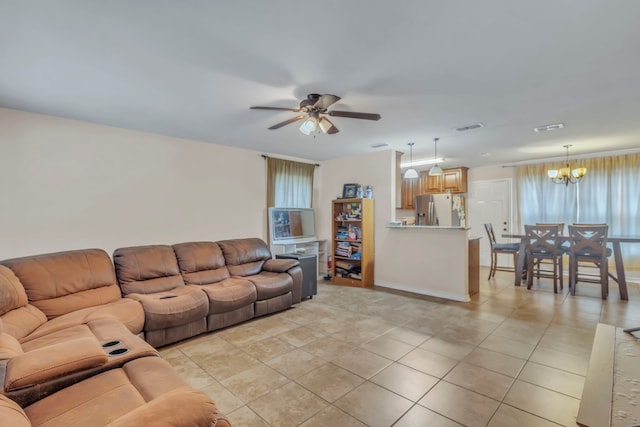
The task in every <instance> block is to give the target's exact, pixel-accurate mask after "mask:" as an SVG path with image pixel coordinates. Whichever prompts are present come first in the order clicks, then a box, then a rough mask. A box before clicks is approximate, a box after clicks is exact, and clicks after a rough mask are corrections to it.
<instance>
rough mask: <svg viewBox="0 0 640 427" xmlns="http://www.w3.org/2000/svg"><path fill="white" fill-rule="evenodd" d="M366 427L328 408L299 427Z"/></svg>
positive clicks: (336, 409) (330, 407)
mask: <svg viewBox="0 0 640 427" xmlns="http://www.w3.org/2000/svg"><path fill="white" fill-rule="evenodd" d="M328 426H335V427H366V425H365V424H363V423H361V422H360V421H358V420H356V419H355V418H353V417H352V416H351V415H349V414H347V413H346V412H344V411H341V410H340V409H338V408H336V407H335V406H329V407H327V408H325V409H323V410H322V411H320V412H318V413H317V414H316V415H314V416H313V417H311V418H310V419H309V420H307V421H305V422H304V423H302V424H301V425H300V427H328Z"/></svg>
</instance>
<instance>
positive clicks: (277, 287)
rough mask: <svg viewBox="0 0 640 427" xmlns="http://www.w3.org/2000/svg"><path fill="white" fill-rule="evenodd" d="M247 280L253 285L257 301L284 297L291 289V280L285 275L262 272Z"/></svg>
mask: <svg viewBox="0 0 640 427" xmlns="http://www.w3.org/2000/svg"><path fill="white" fill-rule="evenodd" d="M247 279H248V280H250V281H251V283H253V284H254V285H255V287H256V291H257V299H258V301H261V300H266V299H269V298H274V297H278V296H280V295H284V294H286V293H288V292H291V291H292V289H293V279H292V278H291V276H290V275H288V274H287V273H271V272H269V271H263V272H262V273H260V274H255V275H253V276H248V277H247Z"/></svg>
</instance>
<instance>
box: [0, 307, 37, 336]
mask: <svg viewBox="0 0 640 427" xmlns="http://www.w3.org/2000/svg"><path fill="white" fill-rule="evenodd" d="M1 318H2V322H3V323H4V331H5V332H6V333H7V334H9V335H11V336H13V337H15V338H17V339H18V340H21V339H23V338H24V337H26V336H28V335H29V334H31V333H33V332H34V331H36V330H38V328H40V327H42V326H43V325H46V324H47V323H48V322H47V316H45V315H44V313H43V312H41V311H40V310H38V309H37V308H36V307H34V306H32V305H31V304H27V305H25V306H24V307H20V308H16V309H15V310H11V311H10V312H8V313H6V314H4V315H3V316H1Z"/></svg>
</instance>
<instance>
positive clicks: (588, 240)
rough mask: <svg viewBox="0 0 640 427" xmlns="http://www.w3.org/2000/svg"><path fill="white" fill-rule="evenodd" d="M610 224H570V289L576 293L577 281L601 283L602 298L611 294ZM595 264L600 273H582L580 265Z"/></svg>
mask: <svg viewBox="0 0 640 427" xmlns="http://www.w3.org/2000/svg"><path fill="white" fill-rule="evenodd" d="M608 234H609V226H608V225H606V224H574V225H570V226H569V243H570V251H569V291H570V292H571V295H575V294H576V284H577V282H589V283H600V287H601V290H602V299H607V297H608V296H609V276H610V275H609V261H608V257H609V256H611V249H608V248H607V236H608ZM586 266H591V267H593V266H595V267H596V268H597V269H598V270H599V274H597V275H594V274H589V273H580V267H583V268H584V267H586Z"/></svg>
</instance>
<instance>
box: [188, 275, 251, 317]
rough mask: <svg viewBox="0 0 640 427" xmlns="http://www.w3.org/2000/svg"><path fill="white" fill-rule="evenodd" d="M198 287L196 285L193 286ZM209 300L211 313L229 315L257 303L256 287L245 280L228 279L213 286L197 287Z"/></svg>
mask: <svg viewBox="0 0 640 427" xmlns="http://www.w3.org/2000/svg"><path fill="white" fill-rule="evenodd" d="M193 286H196V285H193ZM197 287H198V288H199V289H202V291H204V293H205V294H207V297H208V298H209V313H210V314H211V313H227V312H229V311H233V310H236V309H238V308H241V307H244V306H247V305H251V304H253V303H254V302H255V301H256V298H257V292H256V287H255V286H254V284H253V283H251V282H250V281H249V280H246V279H243V278H239V277H237V278H228V279H224V280H223V281H221V282H218V283H214V284H211V285H197Z"/></svg>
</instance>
